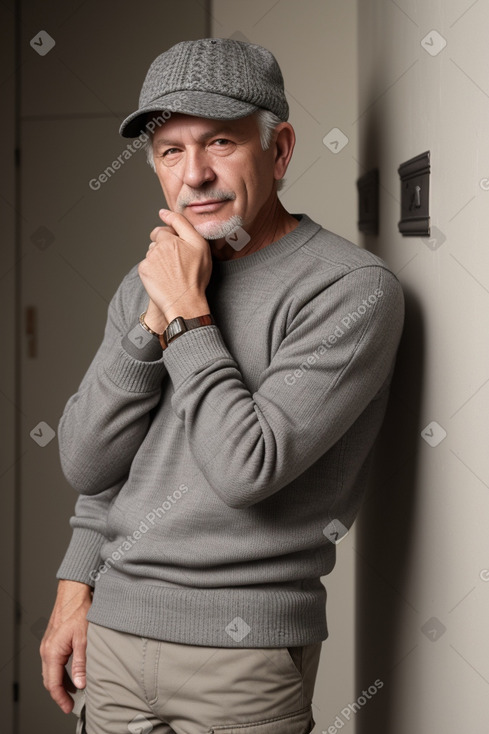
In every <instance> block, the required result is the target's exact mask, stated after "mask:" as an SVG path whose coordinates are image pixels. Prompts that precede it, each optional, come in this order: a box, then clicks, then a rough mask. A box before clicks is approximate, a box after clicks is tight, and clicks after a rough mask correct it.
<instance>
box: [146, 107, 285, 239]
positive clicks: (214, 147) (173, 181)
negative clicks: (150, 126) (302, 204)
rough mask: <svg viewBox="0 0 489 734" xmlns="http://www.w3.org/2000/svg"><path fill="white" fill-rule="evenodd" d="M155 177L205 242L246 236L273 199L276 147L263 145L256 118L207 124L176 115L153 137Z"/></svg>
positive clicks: (198, 119)
mask: <svg viewBox="0 0 489 734" xmlns="http://www.w3.org/2000/svg"><path fill="white" fill-rule="evenodd" d="M153 153H154V162H155V168H156V174H157V176H158V179H159V181H160V184H161V187H162V189H163V193H164V195H165V199H166V201H167V204H168V207H169V208H170V209H172V210H173V211H176V212H180V213H182V214H183V215H184V216H185V217H186V219H188V221H189V222H190V223H191V224H192V225H193V226H194V227H195V229H196V230H197V232H199V234H201V235H202V236H203V237H205V238H206V239H219V238H222V237H226V236H227V235H228V234H231V233H232V232H233V231H235V230H236V229H237V228H238V227H239V226H241V227H243V228H244V229H245V230H247V231H248V232H249V231H250V229H251V227H252V225H253V223H254V222H255V220H257V217H258V215H259V214H260V215H261V216H260V218H261V217H264V216H266V212H267V209H268V208H269V206H270V204H271V202H272V200H273V198H274V185H273V184H274V153H273V146H270V148H269V149H268V150H266V151H264V150H263V149H262V147H261V143H260V134H259V129H258V123H257V121H256V119H255V118H254V117H253V116H250V117H244V118H242V119H240V120H207V119H204V118H201V117H192V116H190V115H181V114H173V115H172V116H171V118H169V119H168V120H167V121H166V123H165V124H164V125H162V126H161V127H160V128H158V129H157V130H156V131H155V133H154V136H153Z"/></svg>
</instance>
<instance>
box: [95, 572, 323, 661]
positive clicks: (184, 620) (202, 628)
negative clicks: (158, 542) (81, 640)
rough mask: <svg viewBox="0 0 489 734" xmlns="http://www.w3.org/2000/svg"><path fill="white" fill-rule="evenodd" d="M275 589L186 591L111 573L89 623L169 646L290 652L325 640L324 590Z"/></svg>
mask: <svg viewBox="0 0 489 734" xmlns="http://www.w3.org/2000/svg"><path fill="white" fill-rule="evenodd" d="M303 586H306V588H302V589H301V588H300V586H299V585H298V586H297V587H294V585H293V584H289V585H274V586H273V587H272V586H270V587H264V588H259V587H256V586H253V587H234V588H215V589H212V588H211V589H195V588H193V589H190V588H178V587H175V586H171V587H169V586H164V585H162V584H157V583H156V584H151V583H149V582H144V581H143V582H142V580H141V579H137V580H132V579H126V578H123V577H122V575H120V574H118V573H116V572H115V571H113V569H111V571H110V572H109V573H108V574H107V575H106V576H103V577H101V578H100V579H99V580H98V581H97V583H96V586H95V593H94V597H93V603H92V606H91V608H90V611H89V613H88V615H87V619H88V620H89V622H94V623H95V624H99V625H101V626H103V627H109V628H111V629H115V630H119V631H120V632H128V633H129V634H133V635H139V636H141V637H149V638H152V639H156V640H165V641H167V642H178V643H182V644H187V645H205V646H211V647H294V646H300V645H310V644H314V643H316V642H321V641H322V640H325V639H326V638H327V636H328V630H327V626H326V609H325V607H326V590H325V588H324V586H323V585H322V584H321V581H320V579H317V580H312V581H309V582H307V583H304V584H303Z"/></svg>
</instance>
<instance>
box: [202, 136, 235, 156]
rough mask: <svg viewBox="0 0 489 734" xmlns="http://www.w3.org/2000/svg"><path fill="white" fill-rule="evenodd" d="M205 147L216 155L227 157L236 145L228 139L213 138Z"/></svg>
mask: <svg viewBox="0 0 489 734" xmlns="http://www.w3.org/2000/svg"><path fill="white" fill-rule="evenodd" d="M207 147H208V148H210V150H211V151H212V152H213V153H217V154H218V155H229V154H230V153H232V152H233V151H234V150H235V149H236V143H234V142H233V141H232V140H228V138H215V139H214V140H212V141H211V142H210V143H209V144H208V146H207Z"/></svg>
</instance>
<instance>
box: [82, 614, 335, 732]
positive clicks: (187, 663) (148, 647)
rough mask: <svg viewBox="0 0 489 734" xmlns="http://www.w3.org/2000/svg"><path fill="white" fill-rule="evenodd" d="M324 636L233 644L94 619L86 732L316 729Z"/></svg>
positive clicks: (84, 721)
mask: <svg viewBox="0 0 489 734" xmlns="http://www.w3.org/2000/svg"><path fill="white" fill-rule="evenodd" d="M320 652H321V643H320V642H319V643H317V644H313V645H306V646H304V647H290V648H225V647H202V646H193V645H182V644H178V643H174V642H161V641H158V640H152V639H146V638H144V637H138V636H136V635H129V634H126V633H122V632H117V631H114V630H111V629H108V628H106V627H100V626H99V625H95V624H93V623H90V624H89V627H88V644H87V686H86V689H85V690H86V697H85V707H84V709H83V711H82V716H81V720H80V721H79V723H78V728H77V731H78V732H84V731H85V732H86V734H126V732H128V733H130V734H149V732H152V733H153V734H309V732H311V731H312V730H313V728H314V725H315V722H314V719H313V716H312V708H311V701H312V695H313V691H314V683H315V680H316V673H317V668H318V664H319V656H320Z"/></svg>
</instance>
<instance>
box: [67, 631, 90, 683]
mask: <svg viewBox="0 0 489 734" xmlns="http://www.w3.org/2000/svg"><path fill="white" fill-rule="evenodd" d="M86 650H87V643H86V639H84V640H73V659H72V663H71V679H72V681H73V683H74V684H75V686H76V687H77V688H85V685H86V669H87V656H86Z"/></svg>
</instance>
